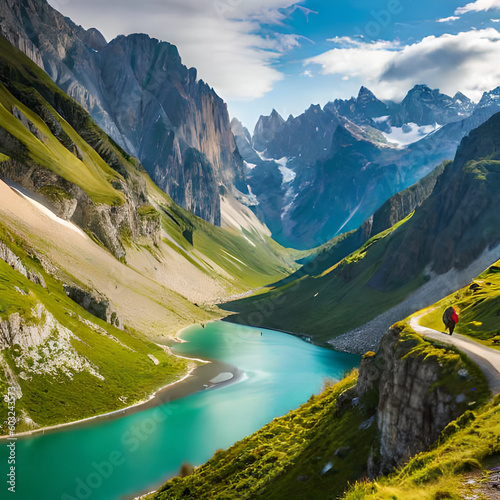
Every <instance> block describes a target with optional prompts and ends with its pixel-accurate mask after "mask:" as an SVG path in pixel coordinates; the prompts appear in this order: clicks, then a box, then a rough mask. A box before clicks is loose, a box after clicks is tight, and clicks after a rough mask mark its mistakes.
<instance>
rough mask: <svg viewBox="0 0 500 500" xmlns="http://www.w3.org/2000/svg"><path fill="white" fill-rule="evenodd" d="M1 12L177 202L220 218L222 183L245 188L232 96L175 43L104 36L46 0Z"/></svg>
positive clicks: (12, 1)
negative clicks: (219, 90)
mask: <svg viewBox="0 0 500 500" xmlns="http://www.w3.org/2000/svg"><path fill="white" fill-rule="evenodd" d="M0 17H3V18H4V20H3V22H2V27H3V28H2V33H3V34H4V35H5V36H7V38H8V39H9V40H10V41H11V42H12V43H13V44H14V45H15V46H16V47H17V48H19V49H20V50H22V51H23V52H25V53H26V54H27V55H28V56H29V57H31V58H32V59H33V60H35V62H36V63H37V64H39V65H40V66H42V67H43V69H45V71H46V72H47V73H48V74H49V76H50V77H51V78H52V79H53V80H54V82H55V83H56V84H57V85H58V86H59V87H60V88H61V89H62V90H63V91H64V92H66V93H67V94H68V95H70V96H71V97H73V98H74V99H75V100H76V101H77V102H78V103H80V104H81V105H82V106H83V107H84V108H85V109H86V110H87V111H89V113H90V114H91V116H92V117H93V118H94V120H95V121H96V123H97V124H98V125H99V126H100V127H101V128H102V129H103V130H104V131H105V132H106V133H107V134H109V135H110V136H111V137H112V138H113V139H114V140H115V141H116V142H117V143H118V145H120V146H121V147H122V148H123V149H124V150H125V151H127V152H128V153H129V154H131V155H133V156H136V157H137V158H139V159H140V161H141V163H142V164H143V165H144V167H145V169H146V170H147V172H148V173H149V174H150V176H151V177H152V178H153V180H154V181H155V182H156V183H157V184H158V185H159V186H160V187H161V188H162V189H163V190H164V191H165V192H167V193H168V194H169V195H170V196H171V197H172V198H173V199H174V201H175V202H177V203H178V204H180V205H181V206H183V207H184V208H186V209H188V210H190V211H191V212H193V213H194V214H196V215H198V216H200V217H202V218H204V219H205V220H207V221H209V222H211V223H214V224H216V225H220V222H221V213H220V196H219V189H220V186H221V185H224V186H225V187H226V188H227V189H229V190H230V191H232V192H236V191H237V190H240V191H242V192H244V193H245V194H246V193H247V187H246V183H245V181H244V166H243V160H242V159H241V157H240V154H239V153H238V149H237V147H236V143H235V140H234V136H233V134H232V132H231V127H230V121H229V115H228V111H227V107H226V104H225V103H224V101H223V100H222V99H221V98H220V97H219V96H218V95H217V94H216V93H215V91H214V90H213V89H212V88H211V87H210V86H209V85H207V84H206V83H204V82H203V81H202V80H199V79H198V77H197V72H196V70H195V69H194V68H191V69H188V68H187V67H186V66H184V65H183V64H182V61H181V58H180V55H179V53H178V51H177V48H176V47H175V46H174V45H171V44H169V43H166V42H160V41H158V40H156V39H154V38H150V37H149V36H147V35H143V34H135V35H130V36H119V37H117V38H116V39H114V40H112V41H111V42H110V43H107V42H106V40H105V39H104V37H103V36H102V35H101V34H100V33H99V32H98V31H97V30H95V29H89V30H85V29H84V28H82V27H81V26H77V25H75V24H74V23H73V22H72V21H71V20H70V19H68V18H65V17H63V16H62V15H61V14H60V13H59V12H57V11H56V10H54V9H53V8H52V7H50V6H49V4H48V3H47V2H46V1H45V0H6V1H5V2H2V3H1V4H0ZM41 62H42V63H43V64H41ZM200 200H203V203H201V202H200Z"/></svg>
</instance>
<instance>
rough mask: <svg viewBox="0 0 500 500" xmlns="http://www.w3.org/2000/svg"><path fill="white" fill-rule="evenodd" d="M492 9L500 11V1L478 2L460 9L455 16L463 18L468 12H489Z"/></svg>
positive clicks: (483, 0) (479, 0)
mask: <svg viewBox="0 0 500 500" xmlns="http://www.w3.org/2000/svg"><path fill="white" fill-rule="evenodd" d="M492 9H500V0H476V1H475V2H471V3H468V4H467V5H465V6H464V7H459V8H458V9H457V10H455V15H456V16H461V15H463V14H466V13H467V12H487V11H488V10H492Z"/></svg>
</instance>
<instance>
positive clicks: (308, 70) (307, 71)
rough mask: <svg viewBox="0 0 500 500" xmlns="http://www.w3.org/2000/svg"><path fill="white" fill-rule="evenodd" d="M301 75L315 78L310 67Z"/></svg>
mask: <svg viewBox="0 0 500 500" xmlns="http://www.w3.org/2000/svg"><path fill="white" fill-rule="evenodd" d="M300 76H307V77H308V78H314V76H313V74H312V71H311V70H310V69H306V70H305V71H304V72H303V73H301V74H300Z"/></svg>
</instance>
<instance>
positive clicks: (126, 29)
mask: <svg viewBox="0 0 500 500" xmlns="http://www.w3.org/2000/svg"><path fill="white" fill-rule="evenodd" d="M49 1H50V3H51V4H52V5H53V6H54V7H55V8H57V9H58V10H59V11H61V12H62V13H63V14H65V15H68V16H70V17H71V18H72V19H73V20H74V21H75V22H76V23H78V24H82V25H83V26H84V27H86V28H89V27H92V26H93V27H96V28H97V29H99V30H100V31H101V32H102V33H103V34H104V35H105V36H106V38H107V39H108V40H110V39H111V38H113V37H115V36H117V35H118V34H129V33H134V32H144V33H148V34H150V35H151V36H155V37H156V38H159V39H161V40H165V41H169V42H172V43H175V44H176V45H177V46H178V47H179V51H180V54H181V56H182V58H183V61H184V63H185V64H187V65H188V66H195V67H197V69H198V74H199V76H200V77H201V78H203V79H204V80H205V81H207V82H208V83H209V84H210V85H212V86H213V87H214V88H215V90H216V91H217V92H218V94H219V95H220V96H221V97H222V98H224V99H225V100H226V102H227V103H228V106H229V111H230V114H231V116H236V117H238V118H239V119H241V120H242V121H243V123H244V124H245V125H246V126H247V127H249V128H250V130H252V129H253V126H254V124H255V122H256V120H257V118H258V116H259V115H260V114H269V113H270V112H271V110H272V109H273V108H275V109H276V110H277V111H278V112H279V113H280V114H281V115H282V116H283V117H284V118H285V119H286V118H287V117H288V115H289V114H290V113H291V114H293V115H297V114H299V113H301V112H302V111H304V109H306V108H307V107H309V105H310V104H321V105H324V104H326V103H327V102H328V101H329V100H333V99H335V98H349V97H351V96H352V95H356V94H357V92H358V90H359V87H360V86H361V85H365V86H367V87H368V88H370V89H372V90H373V91H374V93H375V94H376V95H377V96H379V97H380V98H382V99H394V100H401V99H402V98H403V97H404V95H405V94H406V92H407V91H408V90H409V89H410V88H411V87H412V86H413V85H415V84H417V83H426V84H428V85H429V86H431V87H433V88H440V89H441V90H442V91H443V92H446V93H448V94H454V93H455V92H457V91H458V90H461V91H463V92H464V93H465V94H466V95H469V97H471V98H472V99H474V100H478V99H479V98H480V96H481V94H482V92H484V91H486V90H490V89H492V88H495V87H497V86H498V85H500V64H498V61H500V22H498V20H500V0H476V1H472V2H469V3H468V2H467V1H466V0H465V1H457V0H439V1H436V0H356V1H354V0H343V1H339V0H333V1H332V0H330V1H328V0H304V1H301V2H299V3H296V4H294V3H293V2H290V1H289V0H288V1H287V0H143V1H142V2H141V3H140V4H139V2H136V1H135V0H86V2H76V0H49Z"/></svg>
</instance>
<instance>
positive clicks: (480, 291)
mask: <svg viewBox="0 0 500 500" xmlns="http://www.w3.org/2000/svg"><path fill="white" fill-rule="evenodd" d="M449 306H453V307H455V308H458V309H459V310H460V320H459V322H458V324H457V326H456V328H455V331H456V332H457V333H461V334H463V335H467V336H469V337H471V338H473V339H475V340H477V341H478V342H480V343H482V344H484V345H487V346H488V347H492V348H494V349H500V327H499V325H500V261H499V262H496V263H495V264H494V265H493V266H491V267H489V268H488V269H487V270H486V271H484V273H482V274H480V275H479V276H478V277H477V278H476V279H475V280H474V281H473V282H472V283H470V284H469V285H467V286H465V287H463V288H461V289H460V290H458V291H457V292H455V293H453V294H451V295H449V296H447V297H445V298H444V299H443V300H441V301H439V302H437V303H436V304H434V305H433V306H431V307H429V308H428V309H426V310H424V311H421V312H418V313H416V315H420V314H422V312H423V313H424V314H423V316H422V317H421V318H420V320H419V323H420V324H421V325H422V326H426V327H428V328H432V329H434V330H438V331H444V329H445V327H444V324H443V320H442V317H443V313H444V311H445V310H446V309H447V308H448V307H449Z"/></svg>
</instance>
